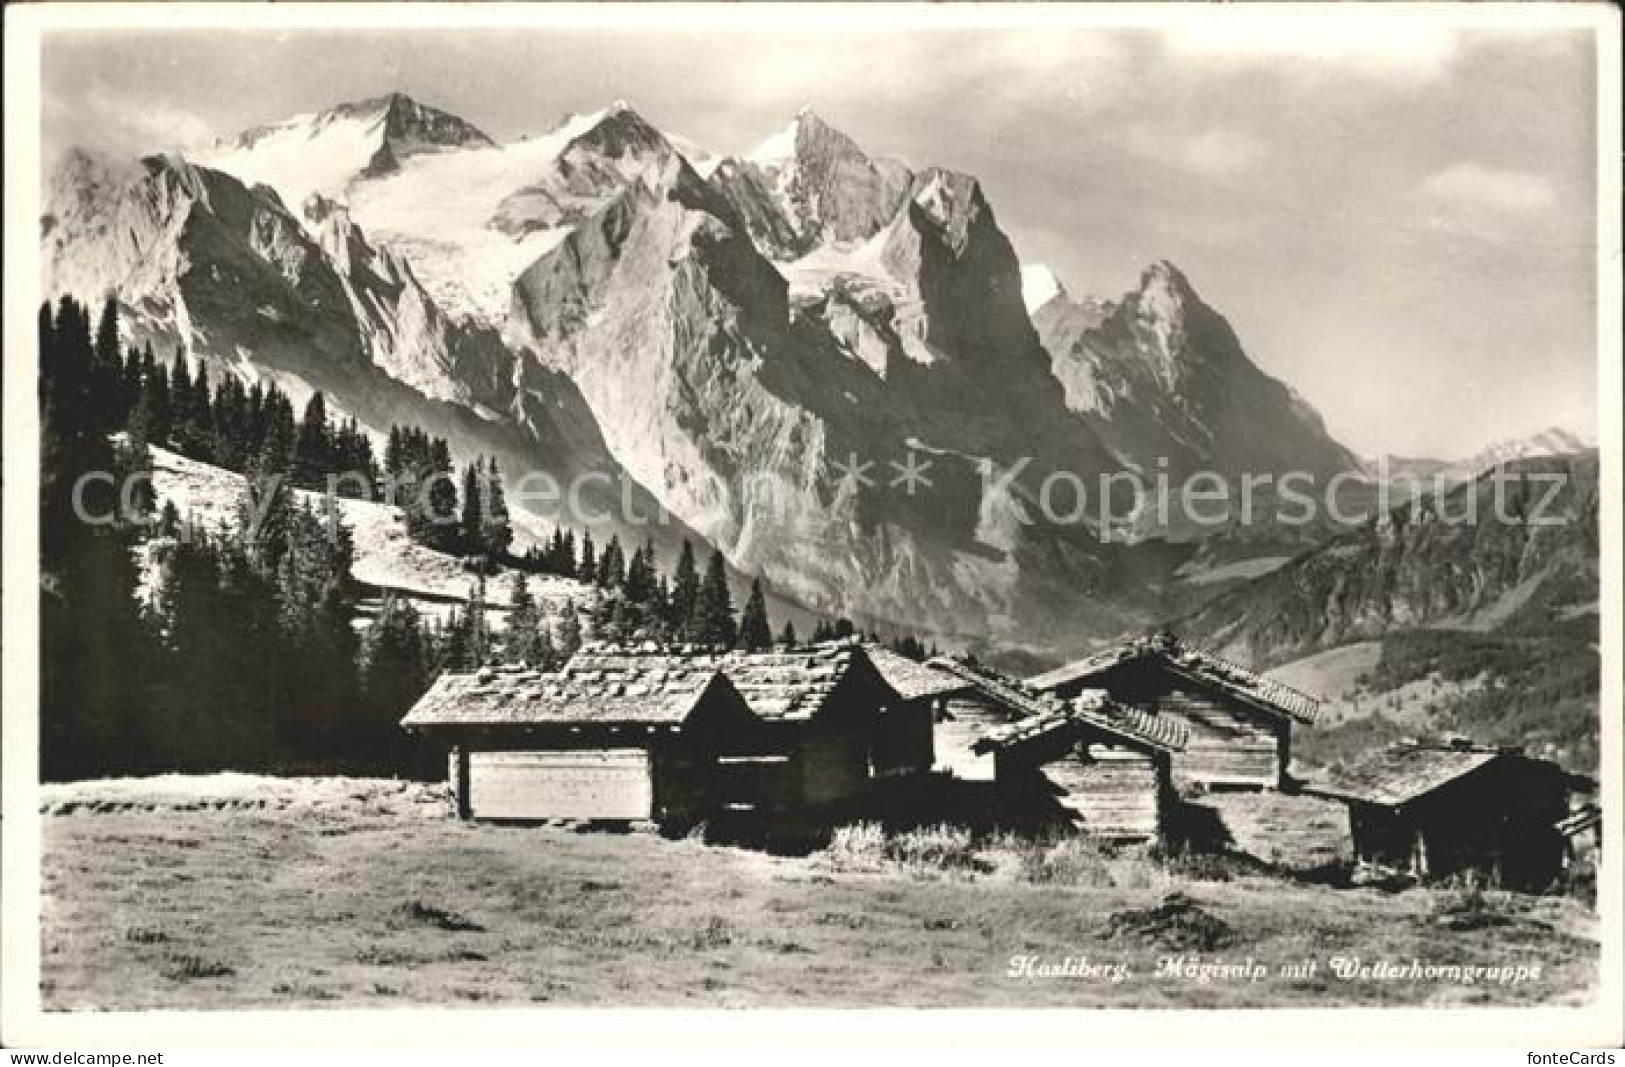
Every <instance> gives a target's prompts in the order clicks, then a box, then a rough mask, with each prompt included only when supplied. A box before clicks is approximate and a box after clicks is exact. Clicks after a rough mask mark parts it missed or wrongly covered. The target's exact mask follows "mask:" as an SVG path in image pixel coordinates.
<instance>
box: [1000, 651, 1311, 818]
mask: <svg viewBox="0 0 1625 1067" xmlns="http://www.w3.org/2000/svg"><path fill="white" fill-rule="evenodd" d="M1027 682H1028V685H1029V686H1031V687H1032V688H1033V689H1035V690H1038V691H1040V692H1045V693H1052V694H1054V695H1056V696H1060V697H1063V698H1072V697H1076V696H1077V695H1078V694H1080V693H1082V692H1083V691H1085V690H1088V689H1104V690H1105V691H1106V692H1107V693H1109V694H1111V696H1112V698H1113V699H1114V700H1116V701H1117V702H1118V703H1120V704H1125V705H1129V706H1131V707H1135V708H1139V709H1141V710H1143V711H1146V712H1149V713H1151V714H1153V715H1159V716H1165V717H1168V718H1172V719H1177V720H1178V721H1180V722H1181V723H1183V724H1184V726H1185V728H1186V730H1187V731H1188V735H1189V743H1188V744H1187V745H1186V746H1185V748H1184V750H1183V751H1182V752H1180V753H1179V755H1178V756H1177V757H1176V758H1175V759H1174V761H1173V777H1174V785H1175V786H1176V787H1177V788H1178V789H1179V790H1180V791H1181V792H1190V791H1192V790H1193V789H1194V790H1203V789H1238V788H1239V789H1279V788H1282V787H1283V786H1285V785H1287V784H1288V779H1287V774H1286V769H1287V764H1288V762H1289V761H1290V759H1291V751H1292V727H1293V725H1294V724H1295V723H1304V724H1307V723H1312V722H1313V721H1314V720H1315V715H1316V712H1317V711H1318V710H1319V702H1318V701H1316V700H1315V698H1314V697H1311V696H1309V695H1308V694H1306V693H1301V692H1299V691H1298V690H1296V689H1293V688H1291V687H1290V686H1286V685H1283V684H1281V683H1280V682H1277V681H1274V680H1273V679H1270V678H1266V677H1264V676H1262V675H1260V674H1255V673H1254V672H1252V671H1249V670H1247V669H1245V668H1243V667H1240V666H1237V665H1236V664H1234V663H1230V662H1229V661H1227V660H1224V659H1221V658H1220V657H1218V656H1215V655H1213V654H1212V653H1209V652H1204V651H1202V650H1200V649H1195V648H1190V647H1188V646H1186V645H1184V644H1182V643H1181V642H1180V641H1179V640H1178V639H1177V638H1176V637H1174V636H1173V635H1172V634H1159V635H1157V636H1155V637H1150V638H1144V639H1141V640H1137V641H1131V642H1129V643H1128V644H1125V645H1122V646H1119V647H1117V648H1114V649H1111V650H1110V651H1107V652H1102V653H1100V654H1098V655H1094V656H1090V657H1089V658H1087V659H1083V660H1079V661H1077V662H1075V663H1070V664H1067V665H1066V666H1064V667H1059V668H1057V669H1055V670H1052V671H1049V672H1047V673H1044V674H1040V675H1037V676H1036V677H1033V678H1029V679H1028V680H1027Z"/></svg>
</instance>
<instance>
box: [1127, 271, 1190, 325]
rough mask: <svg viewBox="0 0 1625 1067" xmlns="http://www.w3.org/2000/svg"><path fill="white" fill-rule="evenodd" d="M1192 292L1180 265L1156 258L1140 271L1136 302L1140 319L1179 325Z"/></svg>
mask: <svg viewBox="0 0 1625 1067" xmlns="http://www.w3.org/2000/svg"><path fill="white" fill-rule="evenodd" d="M1195 295H1196V294H1195V293H1194V292H1193V291H1192V289H1191V283H1190V282H1189V281H1188V280H1187V279H1186V278H1185V275H1184V274H1183V273H1182V272H1181V271H1180V269H1179V268H1178V267H1176V266H1174V265H1173V264H1172V263H1170V262H1169V261H1168V260H1166V259H1159V260H1157V261H1156V262H1155V263H1153V264H1151V265H1150V266H1149V267H1147V268H1145V270H1144V272H1142V273H1141V275H1140V288H1139V292H1138V293H1137V294H1136V301H1135V302H1136V304H1137V305H1138V307H1139V314H1140V318H1141V319H1142V320H1148V321H1150V322H1154V323H1164V324H1168V325H1171V326H1178V325H1179V324H1180V323H1182V322H1183V321H1184V318H1185V307H1186V304H1187V303H1188V302H1189V301H1191V300H1193V299H1195Z"/></svg>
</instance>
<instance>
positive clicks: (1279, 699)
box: [1027, 633, 1320, 723]
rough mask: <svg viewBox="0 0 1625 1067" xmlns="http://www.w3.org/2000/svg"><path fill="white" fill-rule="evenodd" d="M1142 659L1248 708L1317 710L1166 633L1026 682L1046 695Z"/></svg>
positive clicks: (1279, 685) (1310, 700) (1308, 699)
mask: <svg viewBox="0 0 1625 1067" xmlns="http://www.w3.org/2000/svg"><path fill="white" fill-rule="evenodd" d="M1144 659H1156V660H1159V661H1160V662H1162V663H1163V664H1165V665H1166V666H1167V667H1169V668H1170V669H1172V670H1174V671H1176V672H1178V673H1181V674H1184V675H1186V676H1187V677H1190V678H1193V679H1195V680H1197V681H1202V682H1206V683H1207V684H1209V685H1211V686H1214V687H1216V688H1218V689H1219V690H1221V691H1223V692H1227V693H1230V694H1232V695H1234V696H1236V697H1238V698H1240V699H1242V700H1245V701H1246V702H1247V703H1249V704H1251V705H1253V706H1254V707H1258V708H1260V709H1262V710H1264V711H1266V712H1270V713H1273V714H1276V715H1280V716H1283V717H1287V718H1292V719H1296V720H1298V721H1299V722H1303V723H1310V722H1314V720H1315V716H1316V715H1317V714H1318V713H1319V711H1320V701H1319V700H1317V699H1315V698H1314V697H1312V696H1310V695H1309V694H1307V693H1304V692H1301V691H1299V690H1297V689H1294V688H1292V687H1291V686H1289V685H1286V684H1285V683H1283V682H1279V681H1276V680H1275V679H1273V678H1269V677H1266V676H1264V675H1262V674H1259V673H1257V672H1255V671H1250V670H1248V669H1247V668H1245V667H1243V666H1241V665H1240V664H1238V663H1233V662H1231V661H1230V660H1227V659H1224V658H1223V657H1221V656H1216V655H1214V654H1213V653H1211V652H1207V651H1204V650H1203V649H1199V648H1194V647H1192V646H1189V645H1186V644H1184V643H1183V642H1182V641H1180V640H1179V639H1178V638H1177V637H1175V636H1174V635H1173V634H1169V633H1161V634H1157V635H1155V636H1152V637H1144V638H1139V639H1137V640H1134V641H1129V642H1127V643H1125V644H1122V645H1119V646H1117V647H1116V648H1111V649H1107V650H1105V651H1103V652H1098V653H1096V654H1095V655H1093V656H1088V657H1086V658H1084V659H1080V660H1076V661H1074V662H1072V663H1068V664H1065V665H1064V666H1060V667H1057V668H1055V669H1054V670H1051V671H1046V672H1045V673H1043V674H1038V675H1034V676H1033V677H1032V678H1029V679H1028V680H1027V684H1028V685H1030V686H1032V687H1033V688H1034V689H1038V690H1042V691H1046V692H1047V691H1051V690H1055V689H1060V688H1062V687H1063V686H1067V685H1072V684H1076V683H1078V682H1087V681H1089V680H1090V679H1092V678H1096V677H1098V676H1100V675H1102V674H1104V673H1106V672H1107V671H1109V670H1112V669H1113V668H1116V667H1119V666H1121V665H1123V664H1125V663H1130V662H1134V661H1137V660H1144Z"/></svg>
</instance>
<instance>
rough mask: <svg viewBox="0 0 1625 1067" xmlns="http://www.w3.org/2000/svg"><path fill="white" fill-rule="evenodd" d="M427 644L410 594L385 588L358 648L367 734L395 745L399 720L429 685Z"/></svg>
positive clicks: (381, 742) (371, 740)
mask: <svg viewBox="0 0 1625 1067" xmlns="http://www.w3.org/2000/svg"><path fill="white" fill-rule="evenodd" d="M429 680H430V679H429V649H428V647H427V644H426V641H425V635H424V632H423V624H422V620H421V619H420V617H419V615H418V611H417V609H416V608H415V607H413V606H412V602H411V601H410V600H406V599H403V598H400V597H397V596H396V595H395V594H394V593H393V592H386V593H385V594H384V600H383V603H382V605H380V607H379V609H378V617H377V618H376V619H375V620H373V623H372V625H371V626H370V627H368V628H367V635H366V640H365V642H364V644H363V649H362V671H361V682H362V692H363V694H364V695H365V697H366V703H367V706H368V709H369V711H370V713H371V714H370V718H371V724H370V729H369V731H368V733H369V734H371V735H373V736H371V737H369V738H366V739H365V740H366V741H367V742H369V743H370V744H374V745H377V746H378V747H379V748H381V749H383V750H384V751H386V752H387V751H389V750H391V749H394V750H397V751H398V750H399V749H400V748H401V747H402V746H401V745H400V743H399V741H397V740H396V738H397V736H398V734H399V730H398V727H397V725H396V724H397V723H398V722H399V721H400V719H401V716H403V715H405V714H406V712H407V711H408V710H409V709H410V708H411V706H412V704H413V703H415V702H416V701H417V699H418V698H419V697H421V696H422V695H423V693H424V691H425V690H426V689H427V688H428V687H429Z"/></svg>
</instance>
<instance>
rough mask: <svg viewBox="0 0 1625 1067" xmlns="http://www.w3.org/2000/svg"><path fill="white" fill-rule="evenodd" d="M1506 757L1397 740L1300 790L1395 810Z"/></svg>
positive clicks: (1477, 748) (1460, 746)
mask: <svg viewBox="0 0 1625 1067" xmlns="http://www.w3.org/2000/svg"><path fill="white" fill-rule="evenodd" d="M1509 754H1511V753H1509V752H1507V751H1505V750H1502V749H1497V748H1487V747H1484V746H1479V745H1470V744H1464V743H1461V742H1456V743H1451V744H1439V745H1429V744H1421V743H1418V742H1414V741H1412V742H1401V743H1399V744H1396V745H1392V746H1390V747H1388V748H1385V749H1382V750H1379V751H1377V752H1373V753H1370V754H1369V755H1367V756H1366V757H1365V758H1363V759H1361V760H1359V761H1357V762H1356V763H1354V764H1353V765H1351V766H1349V767H1347V768H1343V769H1340V770H1337V771H1333V772H1331V773H1329V774H1327V775H1325V776H1324V777H1322V778H1321V779H1319V780H1317V781H1316V782H1314V783H1312V784H1310V785H1307V786H1306V787H1305V789H1304V791H1305V792H1308V793H1314V794H1317V795H1320V796H1328V797H1334V798H1336V799H1339V800H1358V801H1363V802H1365V803H1368V804H1384V805H1388V806H1397V805H1401V804H1406V803H1409V802H1410V801H1413V800H1415V799H1417V798H1418V797H1422V796H1426V795H1427V794H1429V793H1431V792H1433V791H1434V790H1436V789H1439V788H1440V787H1442V786H1445V785H1448V784H1450V783H1451V782H1453V781H1455V780H1456V779H1458V778H1461V777H1463V776H1465V775H1468V774H1472V773H1474V772H1475V771H1477V770H1479V769H1480V768H1481V767H1484V766H1485V765H1487V764H1489V763H1491V762H1492V761H1494V760H1496V759H1499V758H1501V757H1503V756H1507V755H1509Z"/></svg>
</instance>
